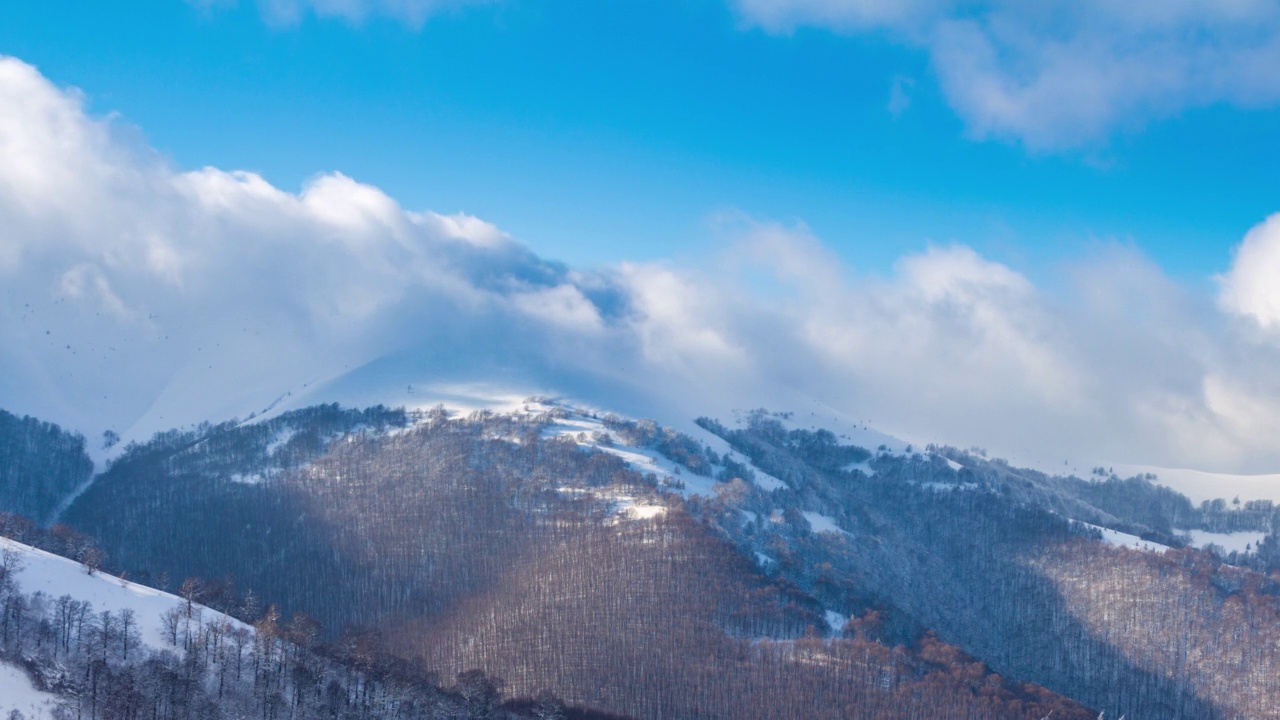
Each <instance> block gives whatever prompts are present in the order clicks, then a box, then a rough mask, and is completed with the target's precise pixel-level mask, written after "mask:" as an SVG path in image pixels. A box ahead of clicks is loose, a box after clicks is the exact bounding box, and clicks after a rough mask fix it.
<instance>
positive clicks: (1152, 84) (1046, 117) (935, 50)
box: [732, 0, 1280, 149]
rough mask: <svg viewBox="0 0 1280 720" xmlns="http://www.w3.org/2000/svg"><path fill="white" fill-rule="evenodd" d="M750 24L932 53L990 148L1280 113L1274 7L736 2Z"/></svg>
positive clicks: (1079, 0)
mask: <svg viewBox="0 0 1280 720" xmlns="http://www.w3.org/2000/svg"><path fill="white" fill-rule="evenodd" d="M732 2H733V4H734V6H735V7H736V9H737V11H738V12H739V13H740V15H741V16H742V17H743V18H744V19H746V20H747V21H748V22H749V23H751V24H754V25H758V26H760V27H763V28H765V29H766V30H769V31H773V32H788V31H790V30H792V29H794V28H796V27H799V26H820V27H828V28H831V29H833V30H837V31H840V32H851V33H860V32H878V33H888V34H889V35H890V36H891V37H893V38H895V39H896V40H898V41H900V42H903V43H906V44H908V45H911V46H915V47H919V48H922V49H924V50H925V51H926V52H927V53H928V54H929V56H930V58H931V60H932V65H933V68H934V71H935V72H936V74H937V76H938V78H939V80H940V81H941V83H942V89H943V91H944V92H945V93H946V95H947V97H948V99H949V101H950V102H951V104H952V105H953V106H954V107H955V109H956V110H957V111H958V112H959V113H960V115H961V116H962V117H963V118H964V120H965V121H966V123H967V124H968V127H969V130H970V132H971V133H972V134H973V135H975V136H979V137H988V136H994V137H1004V138H1014V139H1018V140H1021V141H1023V142H1024V143H1026V144H1027V145H1028V146H1029V147H1032V148H1035V149H1060V148H1066V147H1076V146H1082V145H1083V146H1088V145H1092V144H1095V143H1098V142H1099V141H1101V140H1104V139H1105V138H1106V137H1107V136H1108V135H1109V134H1110V133H1111V132H1113V131H1115V130H1117V129H1124V128H1130V127H1134V126H1137V125H1141V124H1142V123H1144V122H1147V121H1150V120H1153V119H1158V118H1161V117H1166V116H1169V115H1172V114H1175V113H1177V112H1179V111H1181V110H1183V109H1185V108H1188V107H1203V106H1207V105H1210V104H1212V103H1218V102H1228V103H1234V104H1238V105H1241V106H1246V107H1249V106H1259V105H1273V104H1275V103H1276V102H1277V101H1280V75H1277V74H1276V73H1275V72H1274V71H1273V68H1275V67H1278V66H1280V4H1277V3H1274V2H1271V1H1270V0H1230V1H1225V2H1200V1H1198V0H1130V1H1129V2H1111V1H1108V0H1053V1H1052V2H1021V1H1019V0H907V1H903V2H893V1H891V0H732Z"/></svg>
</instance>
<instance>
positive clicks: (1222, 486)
mask: <svg viewBox="0 0 1280 720" xmlns="http://www.w3.org/2000/svg"><path fill="white" fill-rule="evenodd" d="M1112 469H1113V470H1114V471H1115V473H1116V474H1117V475H1119V476H1120V477H1132V476H1134V475H1142V474H1145V473H1151V474H1153V475H1155V476H1156V481H1155V482H1157V483H1159V484H1160V485H1164V486H1165V487H1169V488H1172V489H1174V490H1177V491H1178V492H1180V493H1182V494H1183V495H1186V496H1187V497H1188V498H1190V499H1191V502H1193V503H1195V504H1197V505H1199V504H1200V503H1202V502H1204V501H1205V500H1216V499H1218V498H1223V499H1226V500H1232V499H1234V498H1237V497H1238V498H1240V500H1241V501H1242V502H1248V501H1250V500H1271V501H1273V502H1277V503H1280V473H1272V474H1267V475H1233V474H1231V473H1215V472H1203V471H1201V470H1186V469H1173V468H1160V467H1153V466H1150V465H1116V466H1114V467H1113V468H1112Z"/></svg>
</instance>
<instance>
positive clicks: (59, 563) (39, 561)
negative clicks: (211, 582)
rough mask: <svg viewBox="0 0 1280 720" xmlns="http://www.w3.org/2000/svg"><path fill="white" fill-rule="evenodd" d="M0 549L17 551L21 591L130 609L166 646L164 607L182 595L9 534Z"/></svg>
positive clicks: (149, 637) (176, 605) (143, 633)
mask: <svg viewBox="0 0 1280 720" xmlns="http://www.w3.org/2000/svg"><path fill="white" fill-rule="evenodd" d="M0 549H2V550H6V551H12V552H15V553H16V554H17V557H18V558H19V568H20V569H19V570H18V572H17V573H15V579H16V580H17V583H18V587H19V589H20V590H21V591H22V592H25V593H28V594H30V593H35V592H41V593H44V595H45V596H47V597H50V598H56V597H60V596H62V595H70V596H71V597H72V598H74V599H76V600H79V601H81V602H88V603H90V604H91V605H93V607H94V609H95V610H98V611H102V610H109V611H111V612H112V613H113V614H116V615H119V614H120V613H121V612H123V611H125V610H131V611H132V612H133V614H134V616H135V617H136V618H137V623H138V632H139V636H140V638H141V642H142V644H144V645H146V646H148V647H150V648H154V649H157V650H159V649H164V648H165V647H167V646H169V643H168V641H166V640H165V637H164V631H163V620H162V618H163V616H164V614H165V613H166V612H169V611H171V610H174V609H182V608H184V607H185V606H186V601H185V600H183V599H182V598H180V597H178V596H176V595H170V594H169V593H167V592H162V591H160V590H156V589H155V588H150V587H147V586H145V585H139V584H137V583H133V582H129V581H128V580H123V579H121V578H117V577H112V576H110V575H106V574H104V573H101V572H95V573H93V574H92V575H90V574H89V573H88V572H86V570H85V566H84V565H81V564H80V563H78V562H75V561H74V560H68V559H67V558H64V557H59V556H57V555H54V554H53V553H49V552H45V551H44V550H40V549H38V548H33V547H31V546H30V545H24V544H22V543H19V542H15V541H13V540H10V539H8V538H4V537H0ZM199 610H200V612H201V614H202V616H203V619H204V622H206V623H209V622H218V621H219V620H221V619H225V620H226V621H227V622H228V623H231V624H233V626H237V627H244V628H246V629H248V626H247V625H245V624H244V623H242V622H240V621H239V620H236V619H235V618H231V617H228V616H226V615H223V614H222V613H219V612H216V611H213V610H210V609H208V608H203V607H202V608H199Z"/></svg>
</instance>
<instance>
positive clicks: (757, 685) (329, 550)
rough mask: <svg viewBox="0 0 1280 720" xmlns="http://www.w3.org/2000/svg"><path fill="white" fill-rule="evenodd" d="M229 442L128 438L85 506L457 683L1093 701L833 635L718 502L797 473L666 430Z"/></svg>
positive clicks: (543, 416) (981, 713) (715, 703)
mask: <svg viewBox="0 0 1280 720" xmlns="http://www.w3.org/2000/svg"><path fill="white" fill-rule="evenodd" d="M280 421H281V422H287V423H294V422H301V420H300V418H298V417H295V416H290V415H288V414H286V415H284V416H281V419H280ZM297 431H298V429H297V428H295V429H294V430H293V431H291V432H297ZM217 433H218V435H217V438H216V440H215V439H214V438H209V439H208V440H206V439H202V438H201V437H200V436H199V435H198V434H197V435H195V436H192V437H190V438H185V439H182V440H181V442H178V441H177V440H178V438H176V437H174V438H168V437H166V438H161V439H160V441H159V442H158V443H156V444H155V445H153V446H143V447H139V448H136V449H135V450H134V451H132V452H130V453H126V454H125V455H123V456H122V457H121V458H120V459H119V460H118V461H117V462H116V463H115V464H114V465H113V466H112V468H111V470H110V471H108V472H107V473H105V474H103V475H102V476H101V477H100V478H99V479H98V480H97V481H96V482H95V483H94V485H93V486H92V487H91V488H90V490H89V491H87V492H86V493H85V494H84V495H83V496H82V497H81V498H80V499H79V500H78V501H77V502H76V503H75V504H74V505H73V506H72V508H71V509H70V510H69V512H68V514H67V519H68V521H69V522H73V523H74V524H75V525H76V526H77V527H82V528H84V529H86V530H88V531H90V532H92V533H94V534H95V535H97V536H98V537H99V538H100V540H101V541H102V542H103V544H104V547H106V548H107V550H108V551H109V552H110V553H111V555H112V556H113V557H114V558H116V560H117V561H118V562H121V563H124V564H126V565H127V566H129V567H131V568H133V569H134V571H135V572H138V573H142V574H144V575H149V576H151V577H159V576H160V575H161V574H168V575H169V576H170V577H177V576H181V575H182V574H198V575H203V576H205V577H210V578H223V577H229V578H231V579H233V580H234V581H235V583H236V585H237V586H238V587H240V588H252V589H253V590H254V591H255V592H256V593H258V594H260V595H261V596H263V597H267V598H271V599H272V600H273V601H275V602H279V603H280V605H281V606H282V608H283V609H284V610H285V612H293V611H295V610H303V611H306V612H307V613H309V614H312V615H314V616H316V617H318V618H320V619H321V620H322V622H323V626H324V628H325V635H326V636H327V637H330V638H333V637H338V636H340V635H341V633H342V630H343V628H365V629H374V630H376V631H377V632H376V635H374V636H371V637H374V638H376V637H377V636H380V637H382V638H385V639H386V640H385V641H384V642H383V645H384V646H385V647H386V648H387V649H389V650H391V651H392V652H394V653H395V654H398V655H400V656H402V657H405V658H414V657H422V658H423V662H424V663H425V667H427V668H431V669H433V670H435V671H436V672H439V673H441V674H442V675H443V676H445V677H448V676H450V675H452V674H454V673H457V672H460V671H462V670H465V669H468V668H473V667H476V668H481V669H483V670H485V671H486V672H488V673H490V674H497V675H499V676H502V677H504V678H506V680H507V681H508V682H509V683H510V685H511V688H512V690H513V691H514V692H517V693H528V694H532V693H535V692H537V691H538V690H540V689H543V688H547V689H551V690H553V691H554V692H556V693H557V694H559V695H562V696H564V697H566V698H567V699H569V700H571V701H575V702H580V703H583V704H587V705H593V706H596V707H602V708H605V709H607V710H611V711H614V712H621V713H626V714H633V715H636V716H637V717H644V718H650V717H655V718H656V717H672V716H676V717H697V716H707V717H733V718H769V717H788V716H796V715H797V713H799V714H802V715H805V716H808V717H822V716H823V715H822V713H829V714H830V717H844V716H847V715H848V714H850V713H854V714H858V715H859V716H865V717H900V716H901V714H902V712H904V708H907V711H908V712H916V713H922V714H926V715H931V716H949V717H972V718H996V717H1028V718H1030V717H1035V718H1037V719H1038V718H1040V717H1043V716H1044V715H1046V714H1048V713H1049V712H1051V711H1054V712H1056V715H1055V717H1058V716H1064V717H1089V716H1091V715H1090V713H1089V712H1087V711H1085V710H1084V709H1083V708H1081V707H1080V706H1079V705H1076V704H1074V703H1072V702H1070V701H1068V700H1066V699H1065V698H1061V697H1057V696H1055V695H1053V694H1052V693H1047V692H1045V691H1043V690H1041V689H1037V688H1034V687H1031V686H1027V685H1024V684H1023V683H1020V682H1008V683H1006V682H1005V681H1004V680H1002V679H1000V678H997V677H995V676H994V675H991V674H990V673H988V672H987V671H986V670H985V669H984V668H983V667H982V665H981V663H980V662H976V661H975V660H974V659H972V658H967V657H965V656H964V655H963V653H960V652H959V651H957V650H955V649H954V648H948V647H947V646H946V645H945V644H942V643H939V642H937V641H936V640H928V639H927V638H925V637H924V636H918V637H916V638H914V639H912V640H911V642H910V643H909V644H908V645H905V646H902V647H894V644H895V643H894V641H893V640H891V639H888V638H885V637H883V636H882V635H881V634H880V633H878V632H877V631H870V632H868V633H864V634H862V635H857V634H853V635H850V636H849V637H846V638H831V637H828V636H829V634H830V632H831V630H830V621H829V619H828V615H827V613H826V612H825V608H824V607H823V605H822V604H821V603H820V602H818V601H816V600H815V598H814V597H812V596H811V595H809V594H808V593H806V592H801V591H798V590H797V589H796V588H795V587H794V586H792V585H791V584H790V583H788V582H787V581H785V580H784V579H781V578H776V577H770V576H768V575H767V574H765V573H763V572H762V571H761V568H759V567H758V566H757V565H756V563H755V561H754V559H753V558H752V556H750V555H745V556H744V555H742V554H740V553H738V552H737V550H736V549H735V547H734V546H733V545H732V544H729V543H727V542H726V540H727V538H726V537H724V536H723V535H722V534H721V531H720V530H719V529H718V528H717V526H716V525H715V524H708V523H707V522H706V521H705V520H703V519H702V518H701V516H700V511H698V504H699V503H700V502H701V501H700V500H698V498H700V497H703V496H704V494H710V495H716V494H718V493H720V492H723V491H724V490H725V489H726V488H729V489H731V488H732V487H733V483H732V482H728V481H729V480H731V479H732V478H735V477H738V476H742V475H746V476H749V477H750V478H751V480H750V482H752V483H755V484H756V487H758V488H759V489H760V490H761V491H762V492H764V491H765V488H775V489H778V488H781V487H783V485H782V483H781V481H779V480H777V479H776V478H772V477H770V476H769V475H767V474H766V473H764V472H763V471H760V472H759V473H757V472H755V471H753V470H751V468H750V467H749V466H748V465H747V464H745V463H746V462H748V461H747V459H746V458H745V457H744V456H743V455H742V454H740V453H737V452H736V451H734V452H725V453H720V452H716V451H709V450H708V449H707V448H706V447H705V446H704V445H703V444H701V443H698V442H696V441H693V440H692V439H691V438H688V437H687V436H682V435H680V434H678V433H673V432H670V431H669V430H666V429H664V428H662V427H661V426H658V425H656V424H653V423H647V422H637V421H632V420H627V419H625V418H618V417H603V418H596V417H591V416H590V415H589V414H583V413H581V412H576V411H573V410H570V409H566V408H563V407H557V406H554V405H546V404H540V403H531V404H530V405H529V407H528V409H527V410H520V411H518V412H514V413H508V414H493V413H477V414H474V415H471V416H468V417H453V418H451V417H448V416H447V415H446V414H445V413H443V412H435V413H430V414H427V415H424V416H420V417H418V418H415V424H413V425H412V426H411V427H408V428H393V429H392V428H388V429H384V430H382V431H374V430H364V431H356V432H350V433H348V434H346V435H340V436H335V437H333V438H331V439H330V440H329V441H328V443H327V446H326V449H325V450H324V451H323V453H322V454H320V455H318V456H316V457H315V458H314V459H313V460H311V461H310V462H306V463H303V464H301V465H299V466H296V467H286V468H278V469H277V470H273V471H271V472H263V473H257V474H256V475H254V477H253V479H252V480H250V481H246V476H245V473H246V470H247V468H249V467H250V466H251V465H252V462H251V458H252V457H258V458H261V457H262V454H261V453H262V451H261V449H260V448H261V443H262V440H261V439H254V438H256V437H257V435H256V433H260V431H259V430H256V429H253V428H252V427H244V428H240V427H228V428H223V429H219V430H218V431H217ZM717 442H721V443H722V441H717ZM713 453H714V456H713ZM272 467H274V466H272ZM737 482H739V483H741V482H746V481H744V480H738V481H737ZM686 497H687V498H688V499H686ZM231 537H234V539H233V540H228V539H227V538H231ZM224 586H225V583H224ZM358 632H363V631H358ZM806 636H808V639H806ZM375 644H376V641H375ZM815 698H820V699H821V701H820V702H815ZM815 713H817V714H816V715H815Z"/></svg>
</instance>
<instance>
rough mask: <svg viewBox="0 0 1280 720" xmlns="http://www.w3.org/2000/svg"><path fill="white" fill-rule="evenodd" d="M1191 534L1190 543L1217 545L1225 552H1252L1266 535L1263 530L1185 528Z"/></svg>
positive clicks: (1201, 545) (1195, 544)
mask: <svg viewBox="0 0 1280 720" xmlns="http://www.w3.org/2000/svg"><path fill="white" fill-rule="evenodd" d="M1186 534H1187V535H1190V536H1191V544H1192V545H1194V546H1195V547H1198V548H1204V547H1207V546H1208V545H1217V546H1218V547H1220V548H1222V549H1223V550H1225V551H1227V552H1229V553H1230V552H1241V553H1242V552H1252V551H1254V550H1257V549H1258V543H1260V542H1262V539H1263V538H1265V537H1266V536H1267V534H1266V533H1264V532H1249V531H1241V532H1233V533H1214V532H1209V531H1207V530H1187V531H1186Z"/></svg>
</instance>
